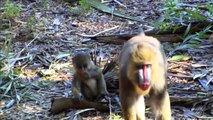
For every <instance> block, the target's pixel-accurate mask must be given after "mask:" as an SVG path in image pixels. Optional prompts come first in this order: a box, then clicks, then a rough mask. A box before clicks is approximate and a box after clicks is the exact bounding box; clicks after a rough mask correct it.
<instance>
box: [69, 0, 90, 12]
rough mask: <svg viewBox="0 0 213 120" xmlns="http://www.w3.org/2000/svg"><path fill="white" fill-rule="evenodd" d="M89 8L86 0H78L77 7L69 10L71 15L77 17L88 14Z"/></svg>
mask: <svg viewBox="0 0 213 120" xmlns="http://www.w3.org/2000/svg"><path fill="white" fill-rule="evenodd" d="M90 9H91V6H90V5H89V4H88V0H79V2H78V7H76V8H75V7H70V8H69V10H70V12H71V13H74V14H77V15H83V14H85V13H88V12H90Z"/></svg>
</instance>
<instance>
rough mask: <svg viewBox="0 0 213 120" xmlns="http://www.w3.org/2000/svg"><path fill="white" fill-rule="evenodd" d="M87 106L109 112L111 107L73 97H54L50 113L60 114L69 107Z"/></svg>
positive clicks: (81, 107) (83, 107) (79, 107)
mask: <svg viewBox="0 0 213 120" xmlns="http://www.w3.org/2000/svg"><path fill="white" fill-rule="evenodd" d="M86 108H95V109H96V110H98V111H101V112H108V111H109V107H108V106H107V105H104V104H101V103H97V102H90V101H86V100H77V99H73V98H57V99H52V101H51V108H50V110H49V112H50V114H53V115H55V114H59V113H62V112H65V111H68V110H69V109H86Z"/></svg>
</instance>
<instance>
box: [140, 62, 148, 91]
mask: <svg viewBox="0 0 213 120" xmlns="http://www.w3.org/2000/svg"><path fill="white" fill-rule="evenodd" d="M142 70H143V78H144V81H143V83H142V84H141V89H143V90H147V89H148V88H149V83H148V80H147V67H146V65H144V66H143V69H142Z"/></svg>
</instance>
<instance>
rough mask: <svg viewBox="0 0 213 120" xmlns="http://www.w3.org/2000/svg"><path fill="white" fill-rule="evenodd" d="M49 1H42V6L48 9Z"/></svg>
mask: <svg viewBox="0 0 213 120" xmlns="http://www.w3.org/2000/svg"><path fill="white" fill-rule="evenodd" d="M48 1H49V0H41V4H42V5H43V7H48Z"/></svg>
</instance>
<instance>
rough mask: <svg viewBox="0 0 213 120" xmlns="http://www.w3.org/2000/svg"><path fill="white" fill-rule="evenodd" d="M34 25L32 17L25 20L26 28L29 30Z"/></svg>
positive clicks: (34, 21) (34, 20)
mask: <svg viewBox="0 0 213 120" xmlns="http://www.w3.org/2000/svg"><path fill="white" fill-rule="evenodd" d="M35 24H36V19H35V18H34V17H29V18H28V19H27V28H28V29H30V30H31V29H32V28H33V26H34V25H35Z"/></svg>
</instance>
